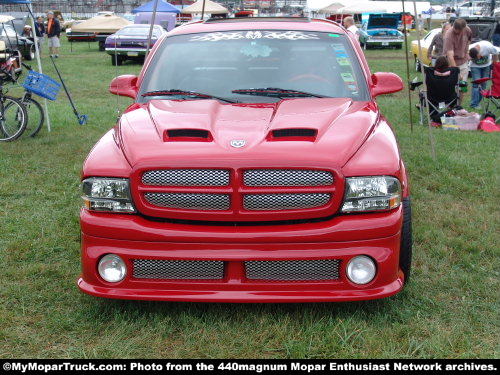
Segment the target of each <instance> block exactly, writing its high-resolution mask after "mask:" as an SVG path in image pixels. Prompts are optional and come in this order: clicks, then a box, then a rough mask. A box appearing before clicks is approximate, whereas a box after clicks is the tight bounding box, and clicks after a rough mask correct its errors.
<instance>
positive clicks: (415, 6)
mask: <svg viewBox="0 0 500 375" xmlns="http://www.w3.org/2000/svg"><path fill="white" fill-rule="evenodd" d="M413 11H414V12H415V21H416V26H417V43H418V56H419V57H420V58H422V56H423V55H422V45H421V44H420V40H421V39H422V29H421V27H420V26H421V25H420V22H419V21H418V19H417V17H418V14H417V3H416V1H415V0H413ZM420 72H421V73H422V77H423V78H422V81H423V83H424V100H425V102H426V103H427V84H426V82H425V70H424V64H422V63H420ZM425 112H426V113H427V116H426V117H427V127H428V129H429V142H430V144H431V155H432V159H434V160H435V159H436V148H435V146H434V135H433V134H432V127H431V114H430V113H429V110H428V108H427V110H426V111H425Z"/></svg>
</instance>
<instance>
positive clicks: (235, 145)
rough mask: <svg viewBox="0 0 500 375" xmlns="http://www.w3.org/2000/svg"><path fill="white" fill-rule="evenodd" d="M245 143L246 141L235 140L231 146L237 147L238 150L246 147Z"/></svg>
mask: <svg viewBox="0 0 500 375" xmlns="http://www.w3.org/2000/svg"><path fill="white" fill-rule="evenodd" d="M245 143H247V142H246V141H245V140H244V139H233V140H232V141H231V146H233V147H236V148H241V147H243V146H245Z"/></svg>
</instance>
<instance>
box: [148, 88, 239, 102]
mask: <svg viewBox="0 0 500 375" xmlns="http://www.w3.org/2000/svg"><path fill="white" fill-rule="evenodd" d="M175 95H179V96H185V97H195V98H198V99H217V100H221V101H223V102H227V103H238V102H237V101H236V100H231V99H227V98H221V97H220V96H215V95H210V94H203V93H201V92H196V91H189V90H179V89H171V90H156V91H148V92H145V93H144V94H142V96H143V97H144V96H175Z"/></svg>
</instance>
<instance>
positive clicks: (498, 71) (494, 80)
mask: <svg viewBox="0 0 500 375" xmlns="http://www.w3.org/2000/svg"><path fill="white" fill-rule="evenodd" d="M489 80H491V87H490V88H489V89H487V90H481V95H482V96H483V98H484V101H485V102H486V105H485V107H484V113H483V116H482V117H484V115H485V114H487V113H492V114H494V115H495V117H496V118H497V119H499V118H500V116H499V115H500V62H496V63H493V64H492V69H491V78H480V79H477V80H475V81H473V82H472V83H475V84H478V85H480V84H482V83H484V82H487V81H489Z"/></svg>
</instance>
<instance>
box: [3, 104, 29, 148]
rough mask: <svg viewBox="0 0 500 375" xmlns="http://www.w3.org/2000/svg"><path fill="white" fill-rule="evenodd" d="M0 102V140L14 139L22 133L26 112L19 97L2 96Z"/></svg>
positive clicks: (25, 121) (26, 119)
mask: <svg viewBox="0 0 500 375" xmlns="http://www.w3.org/2000/svg"><path fill="white" fill-rule="evenodd" d="M1 100H2V103H0V142H10V141H14V140H16V139H17V138H19V137H20V136H21V134H23V132H24V130H25V129H26V125H27V123H28V113H27V112H26V108H25V107H24V105H23V104H22V103H21V101H20V100H19V99H16V98H13V97H11V96H4V97H3V98H2V99H1Z"/></svg>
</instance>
